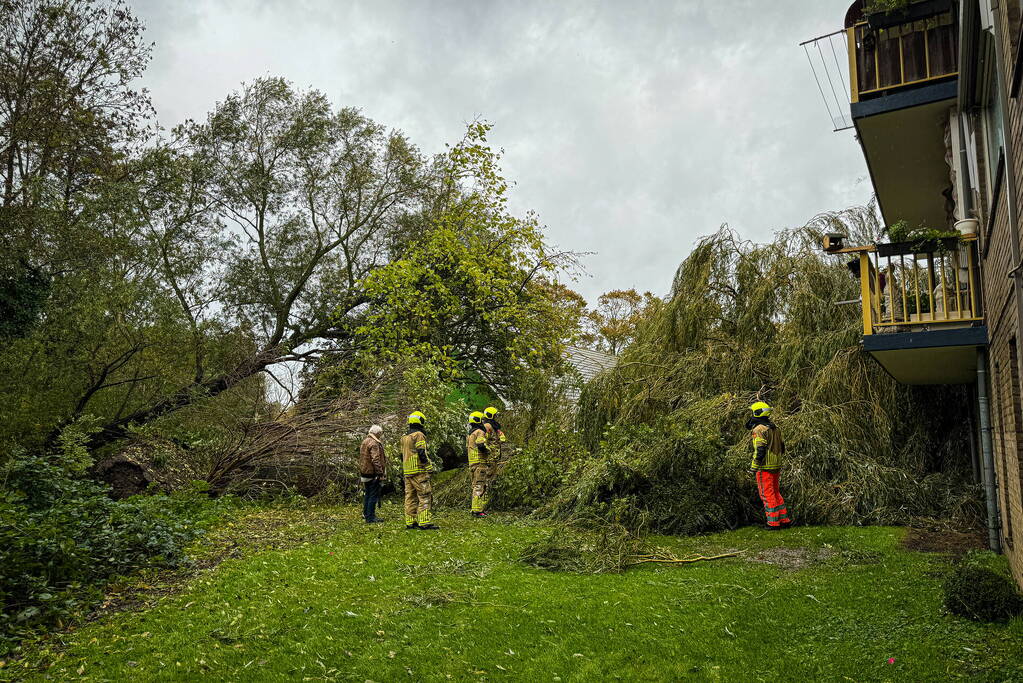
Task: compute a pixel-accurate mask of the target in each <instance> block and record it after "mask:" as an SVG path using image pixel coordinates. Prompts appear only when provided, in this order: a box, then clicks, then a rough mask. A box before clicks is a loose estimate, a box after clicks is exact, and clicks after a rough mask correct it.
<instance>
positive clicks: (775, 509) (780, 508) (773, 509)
mask: <svg viewBox="0 0 1023 683" xmlns="http://www.w3.org/2000/svg"><path fill="white" fill-rule="evenodd" d="M765 509H766V510H767V511H768V512H779V511H781V510H784V509H785V506H784V505H779V506H778V507H773V508H765Z"/></svg>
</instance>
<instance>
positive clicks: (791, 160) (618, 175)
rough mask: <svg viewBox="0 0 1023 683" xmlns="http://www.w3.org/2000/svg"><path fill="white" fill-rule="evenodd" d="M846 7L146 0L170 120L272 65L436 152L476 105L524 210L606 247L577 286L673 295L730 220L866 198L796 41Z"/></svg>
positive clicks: (853, 157) (800, 212)
mask: <svg viewBox="0 0 1023 683" xmlns="http://www.w3.org/2000/svg"><path fill="white" fill-rule="evenodd" d="M182 5H184V6H185V7H187V8H188V9H186V10H184V11H179V10H181V6H182ZM847 6H848V0H820V1H817V0H815V1H813V2H810V1H809V0H787V1H784V0H783V1H778V2H772V3H765V2H759V1H757V2H754V1H753V0H706V1H702V2H694V1H689V2H683V1H675V2H672V1H668V0H665V1H663V2H654V1H648V2H615V1H611V0H606V1H604V2H589V1H583V0H566V1H562V2H539V1H536V2H511V1H501V2H476V1H470V0H465V1H459V2H456V1H437V0H434V1H431V2H417V1H413V0H404V1H397V0H385V1H380V2H368V1H367V2H334V1H332V0H322V1H316V2H314V1H313V0H295V1H288V2H284V1H277V0H262V1H257V0H224V1H223V2H204V3H197V4H185V3H166V2H157V1H155V0H154V1H146V2H142V1H141V0H140V1H139V2H137V3H136V8H137V10H138V12H139V14H140V15H141V16H142V17H143V18H144V19H145V20H146V21H147V23H148V24H149V26H150V34H151V37H152V39H153V40H155V41H156V43H157V47H156V52H155V58H154V64H153V68H152V69H151V71H150V73H149V75H148V76H147V79H146V85H147V86H148V87H149V88H150V89H151V90H152V92H153V95H154V100H155V103H156V106H157V110H158V112H159V115H160V118H161V121H162V122H163V123H164V124H165V125H173V124H174V123H177V122H178V121H180V120H181V119H183V118H185V117H202V116H204V115H205V112H207V111H208V110H209V109H210V108H211V107H212V106H213V104H214V103H215V102H216V101H217V100H218V99H221V98H222V97H223V96H224V95H225V94H226V93H228V92H230V91H231V90H233V89H235V88H237V86H238V84H239V83H240V82H242V81H245V80H251V79H252V78H255V77H258V76H262V75H267V74H273V75H283V76H285V77H287V78H289V79H291V80H292V81H294V82H295V83H297V84H298V85H301V86H306V87H308V86H312V87H316V88H318V89H321V90H323V91H324V92H326V93H327V94H328V95H330V96H331V97H332V98H333V99H334V100H335V101H336V102H337V103H338V104H343V105H354V106H358V107H360V108H362V109H363V110H364V111H365V112H366V113H367V114H368V115H369V116H371V117H373V118H374V119H376V120H378V121H380V122H381V123H384V124H387V125H390V126H393V127H396V128H400V129H402V130H404V131H406V132H407V133H408V134H409V136H410V137H411V138H412V139H413V140H414V141H415V142H416V143H417V144H419V145H420V146H421V147H422V148H423V149H424V150H426V151H431V152H433V151H438V150H440V149H442V146H443V144H444V143H445V142H450V141H452V140H454V139H457V138H458V137H459V136H460V135H461V131H462V128H463V125H464V123H465V122H466V121H469V120H472V119H473V118H475V117H477V116H482V117H484V118H486V119H488V120H490V121H492V122H493V123H495V124H496V128H495V130H494V133H493V137H492V142H493V143H494V144H495V145H497V146H500V147H503V148H504V149H505V151H506V156H505V160H504V166H505V170H506V172H507V175H508V176H509V178H510V179H511V180H513V181H515V183H516V186H515V189H514V193H513V197H512V200H513V204H514V206H515V208H516V209H517V210H519V211H525V210H526V209H536V210H537V211H538V212H539V214H540V216H541V219H542V220H543V221H544V223H545V224H546V225H547V226H548V228H549V237H550V240H551V241H552V242H555V243H557V244H559V245H560V246H562V247H564V248H569V249H575V250H579V251H597V252H598V253H597V254H596V255H594V256H590V257H588V258H587V259H586V262H585V263H586V266H587V269H588V271H589V273H590V277H587V278H584V279H583V280H582V281H581V282H580V283H578V288H579V289H580V291H582V293H583V294H585V295H586V296H587V297H589V298H591V299H592V298H595V297H596V295H598V294H599V293H601V292H603V291H606V290H609V289H614V288H623V287H625V288H627V287H632V286H635V287H637V288H639V289H650V290H653V291H655V292H661V293H663V292H664V291H665V290H666V288H667V287H668V285H669V284H670V281H671V277H672V275H673V273H674V269H675V267H676V266H677V264H678V262H679V261H680V260H681V259H682V258H683V257H684V256H685V254H686V253H687V252H688V250H689V249H690V248H691V246H692V244H693V242H694V240H695V239H696V238H697V237H698V236H699V235H702V234H706V233H707V232H709V231H712V230H714V229H716V228H717V226H718V225H719V224H721V223H723V222H728V223H729V224H731V225H732V226H733V227H734V228H736V229H738V230H739V231H740V232H741V233H742V234H743V235H745V236H747V237H750V238H754V239H764V238H767V237H769V236H770V234H771V233H772V232H773V231H774V230H777V229H781V228H785V227H791V226H793V225H798V224H801V223H803V222H805V221H806V220H807V219H809V218H810V217H812V216H813V215H814V214H816V213H818V212H820V211H822V210H826V209H838V208H843V207H845V206H847V205H850V204H853V203H862V202H865V201H866V200H867V199H868V198H869V195H870V187H869V183H867V182H864V181H863V178H864V177H865V176H866V170H865V167H864V164H863V161H862V158H861V156H860V153H859V149H858V147H857V146H856V144H855V142H854V140H853V138H852V136H851V134H850V133H843V134H833V133H832V132H831V126H830V121H828V119H827V116H826V114H825V111H824V106H823V104H822V103H821V101H820V95H819V94H818V92H817V86H816V84H815V83H814V81H813V77H812V75H811V74H810V71H809V67H808V66H807V64H806V57H805V56H804V54H803V51H802V50H801V49H800V48H799V47H797V44H798V43H799V41H800V40H803V39H806V38H810V37H813V36H815V35H819V34H821V33H825V32H828V31H830V30H833V29H835V28H838V27H839V26H840V24H841V21H842V19H843V17H844V13H845V10H846V8H847ZM171 7H173V8H174V9H173V10H172V9H171ZM836 85H837V86H839V87H843V88H844V87H845V84H844V83H843V84H836Z"/></svg>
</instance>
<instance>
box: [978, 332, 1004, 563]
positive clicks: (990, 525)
mask: <svg viewBox="0 0 1023 683" xmlns="http://www.w3.org/2000/svg"><path fill="white" fill-rule="evenodd" d="M977 408H978V410H977V412H978V413H979V417H980V450H981V453H982V458H983V466H982V468H981V471H982V474H983V477H982V478H983V480H984V501H985V502H986V503H987V544H988V548H990V549H991V550H993V551H995V552H996V553H1000V552H1002V544H1001V542H1000V541H999V538H998V530H999V526H1000V525H999V520H998V492H997V489H996V486H995V458H994V450H993V449H992V448H991V414H990V412H989V408H988V396H987V351H986V350H985V349H984V348H983V347H977Z"/></svg>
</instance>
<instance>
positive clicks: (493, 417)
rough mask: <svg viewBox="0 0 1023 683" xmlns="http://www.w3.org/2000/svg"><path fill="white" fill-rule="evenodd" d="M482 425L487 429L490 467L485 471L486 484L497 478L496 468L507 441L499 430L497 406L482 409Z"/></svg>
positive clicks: (500, 460)
mask: <svg viewBox="0 0 1023 683" xmlns="http://www.w3.org/2000/svg"><path fill="white" fill-rule="evenodd" d="M483 418H484V419H483V426H484V428H485V429H486V430H487V444H488V447H489V448H490V469H489V471H488V472H487V486H488V487H489V486H490V485H491V484H493V483H494V480H495V479H497V474H498V472H497V468H498V467H500V466H501V462H502V458H503V455H504V454H503V451H504V442H505V441H507V440H508V439H507V437H505V435H504V432H503V431H501V423H500V422H498V421H497V408H495V407H494V406H490V407H489V408H487V409H485V410H484V411H483Z"/></svg>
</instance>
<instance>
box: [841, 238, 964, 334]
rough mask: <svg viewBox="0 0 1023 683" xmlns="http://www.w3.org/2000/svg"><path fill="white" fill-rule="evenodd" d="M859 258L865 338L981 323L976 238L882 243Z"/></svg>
mask: <svg viewBox="0 0 1023 683" xmlns="http://www.w3.org/2000/svg"><path fill="white" fill-rule="evenodd" d="M854 251H855V252H856V253H858V256H859V275H860V296H861V302H862V310H863V334H864V335H871V334H879V333H885V332H897V331H911V330H913V329H916V328H919V327H921V326H923V327H928V328H933V327H935V326H939V327H964V326H969V325H972V324H974V323H976V322H978V321H982V320H983V319H984V317H983V311H982V310H981V296H980V291H979V289H978V283H979V282H980V278H979V273H978V270H977V263H978V260H977V237H976V235H964V236H963V237H962V238H961V239H958V240H952V241H951V242H947V241H945V242H942V243H940V244H934V243H931V244H929V245H912V244H905V245H898V244H880V245H876V246H869V247H862V248H859V249H856V250H854Z"/></svg>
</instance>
